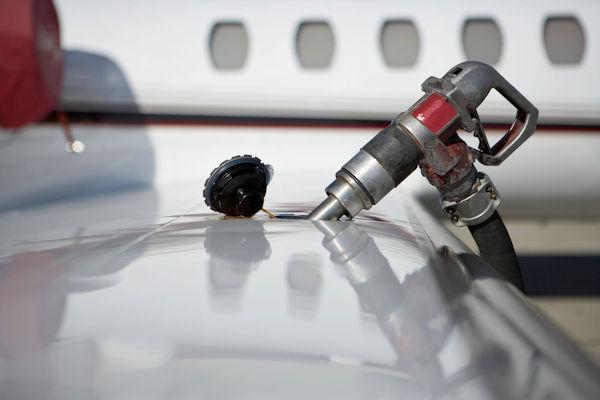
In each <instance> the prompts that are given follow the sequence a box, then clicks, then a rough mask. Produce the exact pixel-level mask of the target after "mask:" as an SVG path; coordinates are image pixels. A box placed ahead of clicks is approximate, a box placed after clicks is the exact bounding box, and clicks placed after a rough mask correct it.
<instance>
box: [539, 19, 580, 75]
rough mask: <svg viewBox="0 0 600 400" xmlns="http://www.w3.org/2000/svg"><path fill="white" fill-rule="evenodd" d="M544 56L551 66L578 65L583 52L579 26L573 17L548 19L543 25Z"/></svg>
mask: <svg viewBox="0 0 600 400" xmlns="http://www.w3.org/2000/svg"><path fill="white" fill-rule="evenodd" d="M544 45H545V46H546V54H548V58H549V59H550V61H551V62H552V63H553V64H578V63H580V62H581V59H582V58H583V52H584V50H585V36H584V34H583V29H582V28H581V24H580V23H579V21H578V20H577V19H575V18H574V17H550V18H548V19H546V23H545V24H544Z"/></svg>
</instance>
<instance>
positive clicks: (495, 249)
mask: <svg viewBox="0 0 600 400" xmlns="http://www.w3.org/2000/svg"><path fill="white" fill-rule="evenodd" d="M469 230H470V231H471V235H472V236H473V239H475V243H477V247H478V248H479V253H480V254H481V257H483V259H484V260H485V261H487V263H488V264H490V265H491V266H492V268H494V269H495V270H496V271H497V272H498V273H499V274H500V275H502V277H504V279H506V280H507V281H509V282H510V283H512V284H513V285H514V286H516V287H517V288H518V289H519V290H521V291H523V279H522V278H521V266H520V265H519V259H518V258H517V254H516V253H515V248H514V247H513V244H512V241H511V240H510V236H509V234H508V231H507V230H506V227H505V226H504V222H502V218H500V214H498V212H497V211H495V212H494V214H493V215H492V216H491V217H490V218H488V219H487V220H486V221H485V222H482V223H481V224H478V225H473V226H469Z"/></svg>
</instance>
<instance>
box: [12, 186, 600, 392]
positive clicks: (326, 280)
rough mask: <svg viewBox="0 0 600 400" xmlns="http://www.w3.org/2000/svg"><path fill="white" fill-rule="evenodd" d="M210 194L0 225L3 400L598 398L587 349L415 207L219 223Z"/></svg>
mask: <svg viewBox="0 0 600 400" xmlns="http://www.w3.org/2000/svg"><path fill="white" fill-rule="evenodd" d="M199 191H200V189H198V188H191V187H189V186H182V187H176V188H170V189H169V191H166V192H162V191H161V192H155V191H154V190H150V189H149V190H145V191H139V192H126V193H119V194H113V195H110V196H105V197H101V198H89V199H84V200H79V201H77V202H73V203H67V204H50V205H47V206H44V207H40V208H32V209H28V210H22V211H20V212H18V213H9V214H6V213H5V214H2V215H1V216H0V217H1V219H0V225H1V227H2V228H1V229H0V239H1V240H0V243H1V246H2V247H1V253H0V254H1V258H0V354H1V358H0V387H1V388H2V396H3V397H4V398H10V399H12V398H57V397H58V398H77V399H80V398H97V399H113V398H129V397H144V398H169V399H172V398H189V397H199V396H200V397H202V396H204V397H209V398H215V397H219V398H248V397H250V398H332V397H334V398H335V397H343V398H350V399H353V398H360V399H385V398H397V397H400V398H438V397H442V398H477V399H482V398H532V397H533V398H536V397H544V396H545V395H549V394H550V395H554V396H555V397H558V398H592V397H593V395H595V394H596V393H598V392H597V391H598V383H597V381H598V379H597V378H598V371H597V369H595V367H594V366H593V365H592V364H591V363H590V362H589V361H588V360H587V359H586V358H585V357H583V356H582V355H581V353H580V352H579V351H578V349H577V348H576V347H575V346H574V345H573V344H571V343H570V342H568V341H567V340H566V339H564V338H563V337H562V335H560V334H559V333H557V332H556V331H555V330H554V329H553V328H552V326H551V325H549V324H548V323H547V322H546V321H544V320H542V319H541V318H540V317H539V316H538V315H537V314H536V313H535V312H534V311H533V310H532V309H531V308H530V307H529V306H528V305H527V304H526V303H525V301H524V299H523V298H521V297H519V295H518V294H517V293H516V292H515V291H514V290H512V288H510V287H509V286H507V285H506V284H505V283H504V282H503V281H500V280H499V279H497V278H496V277H495V276H494V275H493V274H492V273H491V272H490V270H489V268H488V267H487V266H486V265H484V264H482V263H481V261H480V260H479V259H478V258H477V257H475V256H473V255H470V254H465V255H456V254H455V253H463V252H464V251H465V250H464V248H463V247H461V245H460V243H459V242H456V241H453V239H452V237H450V236H448V235H447V234H445V233H444V232H443V231H442V230H440V229H439V228H435V223H434V221H432V220H430V219H429V217H427V215H426V214H424V213H423V212H422V211H421V210H420V208H419V207H418V206H417V205H415V204H413V203H411V201H410V199H409V198H404V197H401V196H400V195H392V196H388V197H386V199H385V200H384V201H382V203H381V210H383V211H385V212H389V211H390V210H391V209H392V207H393V209H394V210H395V214H394V215H395V216H396V217H395V218H393V219H392V218H389V217H384V216H382V215H381V214H373V213H364V215H363V214H361V217H360V218H359V219H358V220H357V221H355V222H322V221H319V222H316V223H315V224H313V222H311V221H306V220H298V219H292V218H291V217H292V216H294V215H298V213H303V212H306V210H307V209H308V208H309V207H304V206H301V205H293V204H288V205H287V206H283V205H282V206H280V208H279V209H276V208H275V207H270V210H271V211H274V212H275V213H276V214H278V215H280V216H283V218H278V219H269V218H267V217H266V216H265V217H258V216H257V217H254V218H253V219H237V218H235V219H226V218H221V217H219V216H217V215H214V214H205V213H204V210H205V208H204V207H203V206H202V205H201V193H200V192H199ZM157 199H159V200H160V201H158V202H157ZM199 212H200V213H199ZM390 215H391V214H390ZM286 216H287V217H286ZM443 244H445V245H448V246H450V247H451V248H453V249H454V251H451V250H449V249H447V248H445V247H442V245H443Z"/></svg>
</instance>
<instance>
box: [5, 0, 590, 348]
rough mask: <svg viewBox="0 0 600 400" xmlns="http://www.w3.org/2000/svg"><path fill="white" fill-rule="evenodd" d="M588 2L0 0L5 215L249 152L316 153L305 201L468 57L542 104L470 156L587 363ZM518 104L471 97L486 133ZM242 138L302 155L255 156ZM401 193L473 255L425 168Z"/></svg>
mask: <svg viewBox="0 0 600 400" xmlns="http://www.w3.org/2000/svg"><path fill="white" fill-rule="evenodd" d="M53 6H54V7H53ZM54 8H55V10H56V11H55V12H54ZM598 15H600V3H598V2H597V1H593V0H590V1H583V0H575V1H532V2H525V3H523V2H519V1H504V2H498V1H491V0H490V1H472V2H463V3H459V4H458V5H457V4H454V3H451V2H442V1H422V2H406V1H371V2H358V1H330V2H323V1H302V2H297V1H255V2H243V1H191V0H177V1H157V0H146V1H133V0H132V1H126V2H124V1H116V0H106V1H102V2H99V1H91V0H55V1H54V2H51V1H50V0H46V1H41V0H40V1H34V0H24V1H8V0H0V60H1V61H0V125H1V126H2V127H3V128H2V129H1V130H0V184H1V186H0V187H2V188H3V189H2V190H1V191H0V223H1V221H2V219H4V220H5V224H6V221H8V219H10V218H12V217H11V216H14V215H15V213H18V212H19V210H22V209H26V208H30V207H35V206H40V205H44V204H49V203H56V202H61V201H65V199H69V200H77V199H81V198H89V197H93V196H96V195H99V194H104V193H110V192H115V191H123V190H130V189H135V188H148V187H154V188H159V187H160V188H164V187H169V186H170V185H174V184H176V183H181V182H195V183H197V184H198V185H201V183H203V182H204V179H205V178H206V175H207V173H208V172H209V171H206V170H205V169H204V168H201V167H200V166H201V165H204V164H205V163H210V164H212V165H214V166H216V165H218V163H219V162H220V161H222V160H223V159H225V158H227V157H229V156H231V155H233V154H237V153H246V152H249V151H254V152H255V153H257V154H256V155H258V156H261V157H263V158H264V156H263V153H266V155H267V156H268V157H270V158H269V159H268V160H266V161H268V162H271V163H273V164H274V165H275V168H276V171H277V174H278V175H279V176H286V174H289V175H287V176H293V174H295V173H296V174H297V173H301V172H302V171H303V170H306V171H310V170H317V169H319V170H320V169H322V168H324V167H325V166H326V167H327V168H328V169H329V170H330V171H331V175H330V176H328V177H324V178H323V182H320V181H319V182H316V183H315V185H314V187H312V186H311V187H306V188H303V191H304V196H303V198H301V199H293V200H294V201H295V200H300V201H305V202H310V201H315V202H316V201H318V200H320V199H321V197H322V195H323V194H322V193H323V188H324V187H325V185H326V184H327V183H329V180H330V179H331V178H333V174H334V172H335V171H336V170H337V168H338V167H339V166H340V165H341V163H340V160H342V162H343V161H345V160H346V159H347V158H349V156H351V155H352V154H353V153H354V152H355V151H356V150H358V147H359V146H360V144H361V143H364V142H366V140H368V138H370V137H372V136H373V135H374V134H375V133H376V132H377V131H378V130H379V129H381V128H383V127H384V126H386V125H387V123H388V121H389V120H391V119H392V118H394V116H395V115H397V114H398V113H400V112H402V111H403V110H405V109H406V108H407V107H409V106H410V105H411V104H413V103H414V102H415V101H416V100H417V99H419V98H420V96H421V93H422V92H421V90H420V85H421V83H422V82H423V81H424V80H425V79H426V78H427V77H429V76H437V77H440V76H442V75H443V74H444V73H446V71H448V70H449V69H450V68H451V67H452V66H454V65H455V64H457V63H459V62H462V61H464V60H479V61H483V62H486V63H489V64H491V65H493V66H494V67H495V68H496V69H498V71H499V72H500V73H501V74H502V75H503V76H504V77H505V78H506V79H507V80H508V81H509V82H511V83H512V84H513V85H514V86H515V87H516V88H517V89H518V90H520V91H521V92H522V93H523V94H524V95H525V96H526V97H527V98H528V99H529V100H530V101H531V102H532V103H533V104H535V105H536V106H537V107H538V108H539V110H540V119H539V127H538V130H537V132H536V133H535V134H534V135H533V137H532V138H531V139H530V140H529V141H528V142H527V143H525V144H524V145H523V146H522V147H521V148H520V149H519V151H517V152H516V153H515V154H513V155H512V156H511V157H510V159H509V160H507V161H506V163H505V164H503V165H501V166H499V167H491V168H482V170H484V171H485V172H486V173H488V174H489V175H490V176H491V177H492V179H493V180H494V182H495V184H496V186H497V187H498V188H499V190H500V194H501V196H502V199H503V203H502V206H501V208H500V212H501V213H502V215H503V217H504V218H505V222H506V224H507V227H508V230H509V232H510V233H511V236H512V238H513V242H514V244H515V247H516V250H517V252H518V254H519V256H520V259H521V263H522V268H523V273H524V275H525V276H524V278H525V281H526V294H527V295H529V296H531V297H532V299H533V301H534V302H535V303H536V304H537V305H538V306H539V307H540V309H541V310H542V311H543V312H544V313H546V314H547V315H548V316H549V317H550V318H551V319H554V320H555V321H557V322H558V324H560V325H561V326H562V327H563V329H565V330H566V332H567V333H568V334H569V335H571V337H573V338H574V339H575V340H576V341H577V342H578V343H579V344H581V345H582V346H583V347H584V348H585V349H587V350H588V351H589V352H590V353H592V354H595V355H596V356H597V357H600V303H599V301H598V297H597V296H600V272H599V271H600V202H599V199H600V184H599V183H598V182H600V92H598V88H600V77H599V75H598V70H599V68H600V25H598V24H597V17H598ZM15 32H19V35H15ZM16 37H18V40H17V39H15V38H16ZM32 54H34V55H33V56H32ZM15 71H18V72H15ZM514 114H515V112H514V109H513V108H512V106H511V105H510V104H509V103H508V102H507V101H506V100H504V99H503V98H502V97H501V96H500V95H499V94H497V93H491V94H490V96H489V97H488V99H486V101H485V102H484V104H483V106H482V107H481V109H480V115H481V118H482V120H483V122H484V124H485V126H486V129H487V131H488V133H489V134H490V136H491V137H493V138H495V139H497V138H499V137H500V136H501V135H502V134H503V133H504V131H505V130H506V129H507V128H508V127H509V126H510V124H511V123H512V121H513V119H514ZM225 132H228V133H232V132H233V133H234V134H235V135H237V136H235V137H236V138H238V139H239V140H237V141H235V143H232V142H228V141H224V140H222V139H219V135H220V134H224V133H225ZM265 134H266V136H265ZM261 135H262V136H261ZM307 135H308V136H307ZM253 138H257V139H256V140H263V141H265V142H264V143H265V144H270V145H272V144H273V143H281V144H282V145H286V146H296V147H298V157H297V158H295V159H292V160H290V159H281V157H279V158H278V154H277V152H276V151H275V152H273V151H272V150H265V151H264V152H263V153H261V143H256V142H253ZM265 138H266V139H265ZM320 138H327V140H326V141H325V142H323V143H321V142H320V140H321V139H320ZM463 138H464V139H465V140H466V141H467V142H468V143H470V144H471V145H475V144H474V143H473V141H472V140H471V139H469V137H468V134H464V135H463ZM323 140H324V139H323ZM249 143H252V145H249ZM357 144H359V145H357ZM271 147H272V146H271ZM248 148H250V149H251V150H246V149H248ZM253 149H256V151H255V150H253ZM403 187H405V188H406V190H408V191H410V193H411V194H413V195H414V196H416V197H417V198H419V199H420V200H421V201H422V202H423V203H425V204H426V205H427V206H428V207H429V209H430V210H431V212H432V213H435V214H436V215H438V216H439V217H440V223H442V224H445V225H446V226H447V227H448V228H449V229H451V230H452V231H453V232H454V233H455V234H456V235H458V236H459V237H460V238H461V239H463V240H465V241H466V242H467V243H468V244H469V245H470V246H471V247H472V248H473V249H474V250H476V247H475V246H474V244H473V243H472V241H471V238H470V235H469V233H468V231H467V230H465V229H457V228H454V227H453V226H451V224H449V223H448V222H447V221H446V220H445V219H444V217H443V216H442V215H441V214H440V213H439V211H438V210H439V200H438V193H437V192H436V191H435V189H433V188H432V187H430V186H429V184H428V183H427V182H426V181H425V180H424V179H422V177H421V176H420V175H419V174H413V175H412V176H411V177H410V178H409V180H407V181H406V182H405V183H403ZM156 201H157V202H160V201H162V200H161V199H157V200H156ZM288 201H290V200H288ZM149 209H154V205H151V206H149ZM98 218H101V216H98ZM5 226H6V225H5ZM11 233H12V232H11V231H10V230H7V231H5V235H7V237H10V234H11Z"/></svg>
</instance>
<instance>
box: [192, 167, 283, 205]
mask: <svg viewBox="0 0 600 400" xmlns="http://www.w3.org/2000/svg"><path fill="white" fill-rule="evenodd" d="M272 176H273V168H272V167H271V166H270V165H265V164H263V163H262V161H261V160H260V159H259V158H258V157H253V156H251V155H243V156H235V157H233V158H231V159H229V160H226V161H223V162H222V163H221V164H220V165H219V166H218V167H217V168H215V169H214V170H213V171H212V172H211V174H210V176H209V177H208V179H207V180H206V183H205V184H204V201H205V202H206V205H207V206H208V207H210V209H211V210H213V211H216V212H220V213H223V214H226V215H230V216H244V217H250V216H252V215H254V214H256V213H257V212H258V211H259V210H260V209H261V208H262V206H263V202H264V198H265V194H266V192H267V185H268V184H269V181H270V180H271V177H272Z"/></svg>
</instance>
